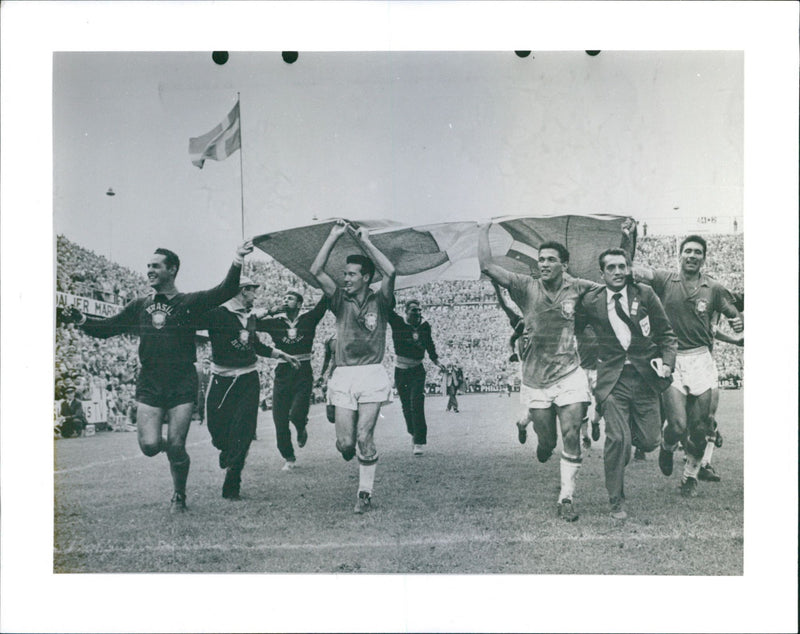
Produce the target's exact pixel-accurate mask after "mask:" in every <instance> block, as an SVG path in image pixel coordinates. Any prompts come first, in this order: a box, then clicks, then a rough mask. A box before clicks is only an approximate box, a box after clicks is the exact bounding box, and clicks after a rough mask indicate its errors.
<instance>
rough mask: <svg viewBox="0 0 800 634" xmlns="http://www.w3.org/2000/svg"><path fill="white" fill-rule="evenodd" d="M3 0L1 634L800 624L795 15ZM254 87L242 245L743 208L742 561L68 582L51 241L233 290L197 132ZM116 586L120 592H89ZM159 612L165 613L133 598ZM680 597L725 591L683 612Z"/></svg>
mask: <svg viewBox="0 0 800 634" xmlns="http://www.w3.org/2000/svg"><path fill="white" fill-rule="evenodd" d="M0 12H2V18H3V19H2V21H0V47H1V48H2V50H1V51H0V52H1V53H2V54H1V55H0V71H1V72H0V82H1V86H0V88H1V89H0V98H2V110H1V111H2V118H1V119H0V126H2V135H1V136H2V145H1V146H0V152H1V153H2V156H1V157H0V158H1V159H2V160H0V184H1V185H2V188H0V197H1V198H0V201H1V203H2V204H1V205H0V209H1V210H2V216H0V221H2V231H0V240H2V249H0V262H1V266H0V269H1V270H2V285H0V299H1V302H2V328H0V337H2V345H1V346H0V349H1V350H2V363H0V391H2V396H3V398H2V399H0V424H2V441H3V442H2V443H0V453H1V454H2V459H1V460H0V471H1V473H0V483H2V500H3V513H2V515H0V522H2V527H1V528H2V530H0V547H1V548H2V566H0V590H2V596H3V601H2V603H0V610H2V611H1V612H0V629H2V630H3V631H20V632H22V631H60V632H69V631H74V632H95V631H112V630H118V631H123V630H124V631H187V630H192V631H198V632H200V631H250V630H253V629H255V630H260V631H264V630H267V629H269V630H273V631H293V630H301V631H353V630H354V629H360V630H363V631H459V630H460V631H530V630H532V629H540V630H542V631H603V630H605V631H614V630H618V631H687V632H691V631H699V630H702V631H764V632H767V631H791V629H792V628H793V627H795V626H796V620H797V585H796V584H797V570H796V564H797V529H796V526H797V524H796V518H797V500H798V496H797V464H798V455H797V447H798V443H797V429H798V428H797V411H796V410H795V409H793V404H795V403H797V380H796V378H797V374H796V370H797V356H796V351H797V350H798V342H797V327H796V326H797V310H798V305H797V301H796V297H797V295H796V292H795V290H796V289H797V287H798V262H797V253H798V213H797V212H798V204H797V194H798V182H797V181H798V147H797V146H798V138H800V134H798V99H797V68H798V66H800V60H799V59H798V47H797V32H798V26H799V24H798V5H797V4H796V3H786V2H777V3H773V2H710V3H704V2H693V3H687V2H666V3H659V2H623V3H616V2H585V3H584V2H544V3H511V2H505V3H500V2H493V3H482V2H357V3H339V2H330V3H326V2H323V3H313V4H312V3H306V2H302V3H292V2H280V3H271V4H266V3H256V2H243V3H240V2H225V3H221V2H148V3H143V2H102V1H101V2H87V3H76V2H55V3H47V2H35V3H28V2H6V3H3V4H2V5H0ZM525 49H532V50H533V54H532V55H531V56H529V57H527V58H524V59H522V58H518V57H516V56H515V55H514V54H513V51H515V50H525ZM585 49H595V50H601V51H602V53H601V54H600V55H598V56H596V57H590V56H588V55H586V54H585V52H584V50H585ZM213 50H228V51H231V56H230V60H229V62H228V64H226V65H225V66H222V67H218V66H216V65H214V64H213V62H211V60H210V53H211V51H213ZM287 50H298V51H300V58H299V60H298V62H297V63H295V64H293V65H288V64H285V63H284V62H283V61H282V60H281V59H280V56H279V55H278V52H279V51H287ZM97 51H104V53H103V54H102V55H97V54H95V53H94V52H97ZM148 51H161V53H159V54H155V55H154V54H151V53H147V54H145V52H148ZM186 51H194V52H195V53H192V54H191V55H186V54H185V52H186ZM237 51H238V52H237ZM263 51H270V53H268V54H258V55H255V54H253V53H259V52H263ZM342 51H350V52H351V53H353V54H350V53H348V54H343V53H341V52H342ZM363 51H391V52H392V55H391V56H388V55H386V54H377V53H374V54H373V53H370V54H364V53H363ZM415 51H416V52H418V51H425V52H426V53H425V54H424V55H420V54H419V53H415V54H414V55H407V54H406V53H408V52H415ZM643 51H651V53H642V52H643ZM715 51H725V52H724V53H720V54H718V53H715ZM89 52H93V53H92V54H88V53H89ZM134 52H135V53H134ZM240 52H241V53H240ZM332 52H336V54H333V53H332ZM432 53H437V54H436V55H432ZM441 53H448V54H446V55H441ZM434 58H435V60H434ZM401 59H402V62H401V61H398V60H401ZM95 60H99V61H95ZM150 60H154V61H150ZM420 60H421V61H420ZM237 91H239V92H240V93H241V97H242V116H243V128H244V139H243V143H244V147H243V155H242V156H243V159H244V160H243V168H244V194H245V213H246V220H247V226H246V232H247V233H248V234H249V233H260V232H267V231H272V230H276V229H280V228H283V227H286V226H292V225H294V224H305V223H308V222H310V221H311V219H312V218H313V216H314V214H315V213H316V214H317V215H318V217H319V218H320V219H321V218H324V217H330V216H335V215H346V216H356V215H358V216H362V217H370V218H375V217H381V216H389V217H392V218H395V219H401V220H407V221H408V222H418V221H419V222H434V221H438V220H441V219H444V220H459V219H469V218H473V219H475V218H479V217H489V216H495V215H501V214H505V213H539V212H542V213H545V212H550V213H562V212H570V213H582V212H584V211H586V212H587V213H602V212H604V211H606V212H612V213H622V212H624V213H628V212H630V213H632V215H634V216H635V217H637V218H640V220H644V219H647V218H650V219H651V222H650V225H651V227H652V228H654V229H655V228H657V222H656V219H657V218H665V217H666V218H669V217H670V213H669V212H670V210H673V211H680V212H685V213H686V216H685V217H682V220H681V223H682V224H681V225H679V226H678V228H677V229H676V228H674V227H673V228H672V229H670V230H678V231H681V232H683V230H684V229H686V230H687V231H688V230H689V229H690V227H691V226H692V223H694V222H695V221H696V217H697V216H696V214H700V213H702V214H704V215H705V214H708V213H710V210H714V213H717V214H719V216H707V217H718V218H723V217H724V216H726V215H727V216H728V217H730V215H735V214H736V213H739V214H741V217H742V219H743V223H744V224H746V226H747V231H746V232H745V234H744V236H745V254H746V264H745V286H746V287H747V289H748V293H749V295H750V299H749V300H748V306H749V307H750V308H749V309H748V314H747V319H748V324H749V328H748V329H747V333H748V334H747V337H748V344H747V347H746V348H745V367H746V374H747V377H748V378H747V386H746V395H745V400H744V420H745V438H746V439H748V440H747V441H746V442H747V447H746V451H745V471H746V473H747V477H746V480H745V491H744V499H745V535H746V539H745V545H744V549H745V550H744V571H745V574H744V575H743V576H742V577H740V578H725V579H709V578H705V577H694V576H686V577H670V578H656V577H650V578H636V579H634V580H631V579H628V578H621V577H617V576H614V575H608V576H604V577H602V579H601V578H599V577H559V576H548V577H540V576H535V575H524V576H523V575H515V576H508V577H507V576H502V575H497V576H493V577H492V578H487V577H484V576H482V575H471V576H464V577H451V576H448V575H438V576H425V575H423V576H419V575H404V576H395V575H385V576H380V577H362V576H360V575H357V576H353V575H351V576H345V575H337V576H333V575H308V576H295V575H281V576H280V577H276V576H270V575H225V576H224V577H223V576H221V575H219V576H218V575H181V576H175V575H160V576H159V575H146V574H140V575H53V574H52V564H53V559H52V545H53V540H52V536H53V506H52V505H53V478H52V469H53V460H54V456H53V444H52V432H51V431H50V429H49V423H48V424H42V421H49V420H50V417H51V416H52V401H51V398H52V396H51V395H52V392H51V389H52V387H51V386H52V381H53V376H52V368H53V363H52V360H53V338H52V333H53V294H54V291H53V289H54V285H53V261H54V248H53V245H54V243H55V238H54V234H56V233H63V234H65V235H66V236H67V237H69V238H70V239H72V240H74V241H75V242H77V243H79V244H82V245H83V246H86V247H89V248H92V249H94V250H96V251H98V252H100V253H107V249H109V248H110V249H111V252H112V254H113V259H114V260H117V261H119V262H121V263H123V264H125V265H127V266H130V267H131V268H134V269H136V270H143V268H144V263H145V262H146V258H147V256H148V255H149V254H150V253H151V252H152V249H153V248H154V247H156V246H162V245H163V246H168V247H171V248H173V249H174V250H176V251H177V252H178V253H180V254H181V256H182V259H183V261H184V267H182V271H181V274H180V276H179V278H178V286H179V288H180V289H181V290H185V291H188V290H193V289H194V288H202V287H206V286H208V284H209V283H211V282H216V281H218V280H219V279H220V278H221V276H222V275H223V273H224V271H225V269H226V268H227V263H228V262H229V260H230V257H231V255H232V253H233V250H234V247H235V245H236V243H237V241H238V240H239V239H240V238H241V227H240V220H239V216H240V199H239V180H238V178H239V165H238V159H239V155H238V154H237V155H234V156H233V157H231V158H229V159H228V160H227V161H224V162H222V163H210V162H209V163H207V164H206V166H205V168H204V169H203V170H202V171H201V170H198V169H197V168H195V167H193V166H192V165H191V163H190V161H189V155H188V141H189V137H191V136H198V135H201V134H203V133H205V132H207V131H208V130H210V129H211V128H213V127H214V126H215V125H216V124H217V123H219V121H220V120H221V119H222V117H224V116H225V114H226V113H227V112H228V111H229V109H230V107H231V106H232V105H233V102H234V100H235V94H236V92H237ZM451 125H452V128H451V127H450V126H451ZM742 127H743V129H744V131H743V133H742ZM742 136H743V139H742ZM109 187H113V188H114V190H115V191H116V192H117V195H116V196H115V197H114V198H113V200H110V199H109V198H107V197H106V196H105V192H106V191H107V190H108V188H109ZM674 207H679V209H678V210H674V209H673V208H674ZM665 213H666V216H665V215H664V214H665ZM109 217H111V218H113V223H110V219H109ZM693 219H694V220H693ZM683 223H685V224H683ZM740 226H743V224H742V225H740ZM112 229H113V235H112ZM666 229H669V227H665V230H666ZM787 289H788V291H787ZM765 403H769V404H770V405H769V407H770V408H771V409H770V411H769V412H768V415H765V410H764V404H765ZM785 403H789V407H785ZM775 405H777V408H776V407H775ZM781 406H783V407H781ZM37 421H38V422H37ZM765 425H768V426H769V429H770V433H769V438H768V439H767V440H764V441H763V442H762V445H763V447H765V448H766V449H764V450H760V449H758V447H759V446H760V445H758V444H757V443H758V439H759V438H761V439H762V440H763V439H765V438H766V437H765V436H764V429H765ZM754 441H755V442H754ZM764 442H766V444H764ZM30 447H35V448H37V449H36V450H33V451H29V450H21V449H20V448H30ZM753 447H756V449H753V450H751V449H752V448H753ZM722 451H723V452H724V449H723V450H722ZM21 474H22V475H24V476H25V477H20V475H21ZM699 502H702V501H701V500H699ZM265 529H266V530H268V529H269V527H265ZM690 567H691V562H687V573H688V572H691V571H690V570H689V569H690ZM99 587H103V588H106V589H110V590H109V591H108V592H104V593H103V596H102V597H99V598H98V600H94V599H88V598H87V597H97V596H98V595H97V589H98V588H99ZM212 595H213V596H215V597H219V598H227V599H234V598H235V600H236V601H237V605H238V606H240V608H241V609H240V610H239V612H240V613H239V614H237V615H231V614H230V613H228V612H225V613H222V612H221V611H220V610H219V609H218V606H219V601H216V600H215V601H204V600H203V599H204V598H206V597H208V596H212ZM141 596H153V597H160V598H164V599H165V600H163V601H154V602H153V604H152V606H149V608H148V609H146V610H144V609H138V608H137V607H136V606H137V605H138V604H137V603H136V597H141ZM665 596H666V597H669V596H673V597H686V596H690V597H702V599H698V600H696V601H693V602H689V603H686V602H684V603H683V604H681V606H680V608H679V609H671V608H669V607H664V605H662V603H660V601H661V598H662V597H665ZM76 597H78V599H77V601H78V604H79V607H78V608H76V605H78V604H76ZM265 597H268V598H269V602H267V601H266V600H265ZM309 597H312V598H313V599H312V600H309ZM354 597H360V598H361V600H358V601H356V600H354ZM618 597H625V601H624V603H625V609H623V610H620V609H619V605H620V604H619V601H618V600H617V598H618ZM265 602H267V605H265ZM176 604H177V605H180V606H181V613H180V614H179V615H177V616H176V615H175V611H174V609H173V606H174V605H176ZM43 605H46V606H47V609H42V606H43ZM275 605H279V606H280V607H281V609H275V608H274V606H275ZM709 605H713V606H723V607H721V608H719V609H708V606H709ZM343 606H345V607H344V608H343ZM487 606H500V609H487ZM542 606H546V609H544V608H542ZM576 608H579V609H576ZM356 612H357V613H358V615H359V619H360V620H358V621H355V620H354V619H353V618H352V614H354V613H356ZM564 615H568V617H569V618H564ZM654 615H656V616H654Z"/></svg>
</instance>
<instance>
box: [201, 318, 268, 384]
mask: <svg viewBox="0 0 800 634" xmlns="http://www.w3.org/2000/svg"><path fill="white" fill-rule="evenodd" d="M197 327H198V328H200V329H207V330H208V338H209V339H210V340H211V358H212V360H213V361H214V363H215V364H216V365H218V366H222V367H224V368H245V367H248V366H251V365H254V364H255V362H256V354H258V355H260V356H262V357H269V356H270V355H272V348H270V347H269V346H267V345H264V344H263V343H262V342H261V340H260V339H259V338H258V335H257V334H256V318H255V317H253V316H252V315H250V316H248V317H247V320H246V322H245V324H242V322H241V320H240V319H239V317H238V315H237V314H236V313H234V312H233V311H231V310H228V308H227V304H225V305H224V306H219V307H217V308H214V309H213V310H210V311H208V312H207V313H206V314H205V315H203V316H201V317H200V318H199V319H198V322H197Z"/></svg>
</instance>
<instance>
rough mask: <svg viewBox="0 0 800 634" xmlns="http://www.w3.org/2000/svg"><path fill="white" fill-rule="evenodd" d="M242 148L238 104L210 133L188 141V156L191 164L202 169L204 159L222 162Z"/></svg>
mask: <svg viewBox="0 0 800 634" xmlns="http://www.w3.org/2000/svg"><path fill="white" fill-rule="evenodd" d="M241 147H242V132H241V123H240V120H239V102H238V101H237V102H236V105H235V106H234V107H233V109H232V110H231V111H230V112H229V113H228V116H227V117H225V120H224V121H223V122H222V123H220V124H219V125H218V126H217V127H215V128H214V129H213V130H211V132H207V133H206V134H204V135H203V136H198V137H193V138H190V139H189V155H190V156H191V158H192V163H193V164H194V165H197V167H199V168H200V169H203V163H205V161H206V159H211V160H213V161H224V160H225V159H226V158H228V157H229V156H230V155H231V154H233V153H234V152H235V151H236V150H238V149H240V148H241Z"/></svg>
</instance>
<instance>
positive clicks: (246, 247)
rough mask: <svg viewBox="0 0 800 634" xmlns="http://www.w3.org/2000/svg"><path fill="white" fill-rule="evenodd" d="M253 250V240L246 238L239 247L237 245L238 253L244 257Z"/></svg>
mask: <svg viewBox="0 0 800 634" xmlns="http://www.w3.org/2000/svg"><path fill="white" fill-rule="evenodd" d="M252 252H253V241H252V240H245V241H244V242H242V243H241V244H240V245H239V246H238V247H236V255H237V256H238V257H240V258H243V257H244V256H246V255H249V254H250V253H252Z"/></svg>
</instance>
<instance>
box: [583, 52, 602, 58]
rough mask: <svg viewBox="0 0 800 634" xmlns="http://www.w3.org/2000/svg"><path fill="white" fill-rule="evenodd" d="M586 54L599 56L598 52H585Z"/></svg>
mask: <svg viewBox="0 0 800 634" xmlns="http://www.w3.org/2000/svg"><path fill="white" fill-rule="evenodd" d="M586 54H587V55H591V56H592V57H594V56H595V55H600V51H586Z"/></svg>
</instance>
